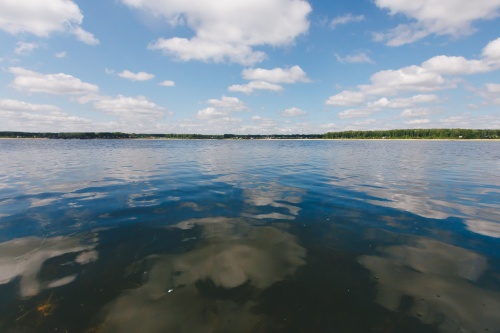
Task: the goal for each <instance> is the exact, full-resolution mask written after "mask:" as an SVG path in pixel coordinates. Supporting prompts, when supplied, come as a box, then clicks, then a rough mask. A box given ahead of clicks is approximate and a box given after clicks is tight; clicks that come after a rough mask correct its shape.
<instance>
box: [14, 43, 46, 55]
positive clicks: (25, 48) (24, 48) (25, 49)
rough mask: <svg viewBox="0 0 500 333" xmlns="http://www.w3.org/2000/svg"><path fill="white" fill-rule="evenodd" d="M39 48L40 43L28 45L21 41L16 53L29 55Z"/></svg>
mask: <svg viewBox="0 0 500 333" xmlns="http://www.w3.org/2000/svg"><path fill="white" fill-rule="evenodd" d="M38 47H40V45H39V44H38V43H26V42H22V41H21V42H17V47H16V49H15V50H14V53H16V54H19V55H27V54H29V53H31V52H32V51H33V50H34V49H36V48H38Z"/></svg>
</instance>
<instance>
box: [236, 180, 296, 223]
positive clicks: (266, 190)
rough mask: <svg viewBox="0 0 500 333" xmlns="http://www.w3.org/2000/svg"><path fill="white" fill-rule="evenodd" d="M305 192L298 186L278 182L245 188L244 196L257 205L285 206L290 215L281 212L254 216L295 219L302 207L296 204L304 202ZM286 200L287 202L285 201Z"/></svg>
mask: <svg viewBox="0 0 500 333" xmlns="http://www.w3.org/2000/svg"><path fill="white" fill-rule="evenodd" d="M303 194H304V193H303V192H301V191H300V190H298V189H297V188H293V187H288V186H283V185H280V184H277V183H274V182H273V183H269V184H266V185H265V186H259V187H257V188H248V189H244V191H243V197H244V199H243V200H244V201H245V203H246V204H248V205H249V206H256V207H265V206H267V207H274V208H283V209H285V210H287V211H288V213H289V214H290V215H283V214H279V213H270V214H257V215H255V216H254V217H255V218H259V219H265V218H275V219H286V220H293V219H295V216H296V215H298V214H299V210H300V207H298V206H295V205H294V204H298V203H300V202H302V196H303ZM283 202H285V203H283Z"/></svg>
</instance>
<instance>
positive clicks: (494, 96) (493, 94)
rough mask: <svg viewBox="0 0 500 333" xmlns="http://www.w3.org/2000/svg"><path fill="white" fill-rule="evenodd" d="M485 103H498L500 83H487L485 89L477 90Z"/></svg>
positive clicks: (499, 99) (499, 100) (499, 102)
mask: <svg viewBox="0 0 500 333" xmlns="http://www.w3.org/2000/svg"><path fill="white" fill-rule="evenodd" d="M479 95H480V96H482V97H483V98H484V99H485V101H486V103H488V104H500V84H498V83H487V84H486V85H485V89H483V90H481V91H480V92H479Z"/></svg>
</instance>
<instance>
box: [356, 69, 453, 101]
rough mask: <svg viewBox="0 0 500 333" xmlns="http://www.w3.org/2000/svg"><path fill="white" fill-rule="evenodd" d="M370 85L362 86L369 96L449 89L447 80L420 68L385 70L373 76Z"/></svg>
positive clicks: (362, 89)
mask: <svg viewBox="0 0 500 333" xmlns="http://www.w3.org/2000/svg"><path fill="white" fill-rule="evenodd" d="M370 80H371V84H370V85H360V86H359V88H360V89H361V91H362V92H364V93H366V94H369V95H395V94H398V93H399V92H404V91H421V92H426V91H435V90H439V89H444V88H446V87H448V85H447V82H446V81H445V79H444V78H443V77H442V76H441V75H439V74H437V73H434V72H431V71H429V70H427V69H425V68H423V67H420V66H409V67H404V68H401V69H398V70H384V71H380V72H377V73H375V74H373V75H372V76H371V78H370Z"/></svg>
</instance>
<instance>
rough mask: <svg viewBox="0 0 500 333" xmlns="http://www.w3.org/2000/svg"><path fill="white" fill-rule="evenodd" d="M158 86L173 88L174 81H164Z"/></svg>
mask: <svg viewBox="0 0 500 333" xmlns="http://www.w3.org/2000/svg"><path fill="white" fill-rule="evenodd" d="M160 86H164V87H173V86H175V82H174V81H171V80H165V81H162V82H161V83H160Z"/></svg>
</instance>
